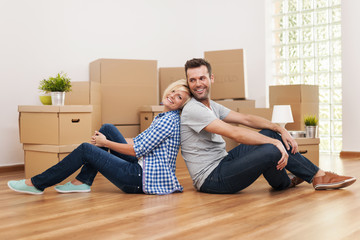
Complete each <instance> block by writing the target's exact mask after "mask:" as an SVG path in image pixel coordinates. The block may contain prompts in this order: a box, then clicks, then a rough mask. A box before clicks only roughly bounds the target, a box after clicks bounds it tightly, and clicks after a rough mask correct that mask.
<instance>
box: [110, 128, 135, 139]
mask: <svg viewBox="0 0 360 240" xmlns="http://www.w3.org/2000/svg"><path fill="white" fill-rule="evenodd" d="M115 127H116V128H117V129H118V130H119V131H120V132H121V134H122V135H123V136H124V137H125V138H134V137H136V136H137V135H139V133H140V125H116V126H115Z"/></svg>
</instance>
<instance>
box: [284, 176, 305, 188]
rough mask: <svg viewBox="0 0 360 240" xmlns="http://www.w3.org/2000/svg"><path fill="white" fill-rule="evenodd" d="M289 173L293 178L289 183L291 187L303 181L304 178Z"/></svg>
mask: <svg viewBox="0 0 360 240" xmlns="http://www.w3.org/2000/svg"><path fill="white" fill-rule="evenodd" d="M288 175H289V178H290V180H291V183H290V185H289V188H293V187H295V186H296V185H299V184H300V183H302V182H303V181H304V180H303V179H301V178H299V177H297V176H295V175H293V174H288Z"/></svg>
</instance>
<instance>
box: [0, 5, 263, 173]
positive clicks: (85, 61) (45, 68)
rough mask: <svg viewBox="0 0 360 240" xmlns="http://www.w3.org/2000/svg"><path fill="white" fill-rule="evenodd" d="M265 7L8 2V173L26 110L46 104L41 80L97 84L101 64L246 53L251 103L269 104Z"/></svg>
mask: <svg viewBox="0 0 360 240" xmlns="http://www.w3.org/2000/svg"><path fill="white" fill-rule="evenodd" d="M264 2H265V0H252V1H248V0H227V1H222V0H198V1H193V0H174V1H168V0H132V1H128V0H32V1H28V0H0V73H1V76H0V79H1V83H3V84H4V85H3V88H2V91H1V99H0V100H1V101H0V102H1V111H2V113H1V118H0V132H1V138H0V143H1V144H0V166H6V165H14V164H22V163H23V151H22V146H21V144H20V143H19V136H18V113H17V106H18V105H34V104H40V102H39V100H38V92H39V91H38V90H37V88H38V85H39V81H40V80H42V79H43V78H47V77H49V76H51V75H54V74H56V73H57V72H59V71H64V72H67V73H68V75H69V76H70V77H71V78H72V80H73V81H87V80H88V79H89V73H88V71H89V62H91V61H93V60H95V59H98V58H122V59H155V60H158V65H159V67H171V66H174V67H177V66H183V65H184V63H185V61H186V60H187V59H190V58H193V57H202V56H203V52H204V51H207V50H222V49H234V48H244V49H245V50H246V54H247V66H248V68H247V70H248V83H249V84H248V89H249V98H250V99H255V100H256V105H257V107H264V106H265V104H266V101H265V92H266V86H265V85H266V84H265V7H264V6H265V4H264Z"/></svg>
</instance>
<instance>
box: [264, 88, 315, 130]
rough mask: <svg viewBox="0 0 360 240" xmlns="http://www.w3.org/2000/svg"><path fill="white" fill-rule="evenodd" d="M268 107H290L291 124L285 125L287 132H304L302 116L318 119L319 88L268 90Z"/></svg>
mask: <svg viewBox="0 0 360 240" xmlns="http://www.w3.org/2000/svg"><path fill="white" fill-rule="evenodd" d="M269 97H270V107H273V106H274V105H290V106H291V111H292V114H293V119H294V122H293V123H288V124H286V129H287V130H302V131H303V130H305V125H304V116H305V115H316V116H317V117H319V86H317V85H304V84H298V85H278V86H270V88H269Z"/></svg>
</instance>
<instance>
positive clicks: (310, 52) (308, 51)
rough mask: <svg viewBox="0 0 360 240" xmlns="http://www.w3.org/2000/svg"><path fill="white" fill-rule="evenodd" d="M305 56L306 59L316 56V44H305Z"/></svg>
mask: <svg viewBox="0 0 360 240" xmlns="http://www.w3.org/2000/svg"><path fill="white" fill-rule="evenodd" d="M303 56H304V57H313V56H314V44H311V43H310V44H304V45H303Z"/></svg>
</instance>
